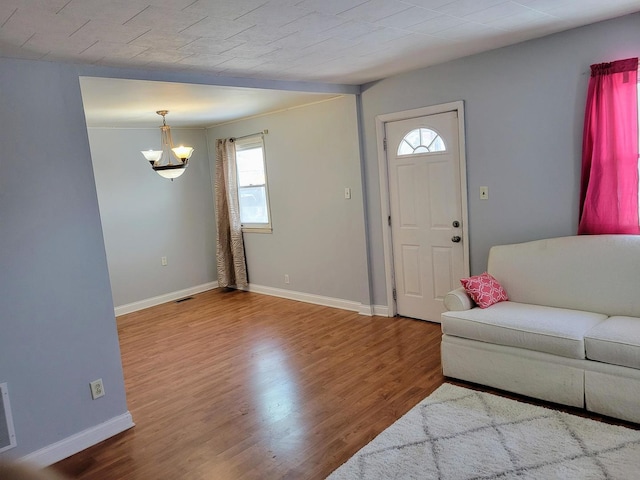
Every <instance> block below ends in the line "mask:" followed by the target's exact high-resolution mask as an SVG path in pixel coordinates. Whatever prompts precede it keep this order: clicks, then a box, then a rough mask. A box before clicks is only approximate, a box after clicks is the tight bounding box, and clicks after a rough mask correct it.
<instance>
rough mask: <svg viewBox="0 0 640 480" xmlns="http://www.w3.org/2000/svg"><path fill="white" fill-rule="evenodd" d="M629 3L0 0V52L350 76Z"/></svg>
mask: <svg viewBox="0 0 640 480" xmlns="http://www.w3.org/2000/svg"><path fill="white" fill-rule="evenodd" d="M637 11H640V1H639V0H517V1H505V0H1V2H0V56H4V57H17V58H27V59H41V60H51V61H65V62H78V63H83V64H92V65H100V66H110V67H136V68H138V67H142V68H145V69H148V70H162V71H164V72H171V71H176V72H180V73H182V74H184V73H185V72H187V73H188V72H194V73H205V74H208V75H211V74H213V75H216V76H223V77H242V78H251V79H263V80H285V81H303V82H323V83H336V84H344V85H360V84H363V83H366V82H370V81H375V80H378V79H381V78H385V77H388V76H391V75H394V74H397V73H401V72H404V71H409V70H414V69H417V68H420V67H425V66H428V65H433V64H436V63H441V62H444V61H447V60H451V59H454V58H460V57H463V56H466V55H470V54H473V53H478V52H480V51H485V50H490V49H493V48H497V47H501V46H506V45H509V44H513V43H518V42H521V41H524V40H528V39H531V38H536V37H541V36H544V35H547V34H550V33H554V32H559V31H562V30H567V29H569V28H573V27H577V26H581V25H586V24H589V23H593V22H597V21H600V20H605V19H609V18H613V17H617V16H621V15H624V14H628V13H633V12H637ZM131 85H133V84H131ZM134 88H136V87H134ZM121 93H122V91H121ZM229 93H230V94H236V93H241V94H246V91H244V90H243V91H242V92H237V91H235V89H234V91H233V92H229ZM125 96H126V95H125ZM187 97H188V98H189V97H190V96H189V95H187ZM285 97H286V101H289V100H291V98H290V97H289V96H288V95H285ZM112 100H113V101H118V97H116V98H112ZM113 101H112V102H111V104H112V105H113ZM303 101H306V100H304V99H303ZM104 103H108V102H106V101H105V102H104ZM160 108H168V109H171V108H173V107H172V106H171V105H169V106H166V107H165V106H160V105H156V106H154V107H153V108H152V110H153V111H154V112H155V110H158V109H160ZM256 113H261V112H259V111H254V112H253V113H252V114H256ZM152 115H155V114H154V113H152Z"/></svg>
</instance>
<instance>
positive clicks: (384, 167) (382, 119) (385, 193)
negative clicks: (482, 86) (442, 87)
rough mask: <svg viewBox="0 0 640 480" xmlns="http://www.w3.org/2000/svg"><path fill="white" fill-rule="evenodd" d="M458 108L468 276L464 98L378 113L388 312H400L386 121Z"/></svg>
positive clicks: (378, 144) (377, 131) (463, 228)
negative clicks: (391, 218)
mask: <svg viewBox="0 0 640 480" xmlns="http://www.w3.org/2000/svg"><path fill="white" fill-rule="evenodd" d="M445 112H457V113H458V144H459V149H458V150H459V152H460V155H459V157H460V201H461V205H462V218H461V219H460V221H461V223H462V251H463V258H464V260H463V261H464V275H465V276H467V277H468V276H469V215H468V205H467V159H466V150H465V133H464V102H463V101H462V100H459V101H457V102H450V103H443V104H440V105H432V106H430V107H422V108H415V109H412V110H404V111H401V112H394V113H385V114H382V115H376V142H377V149H378V173H379V177H380V207H381V208H380V211H381V215H382V232H383V235H382V242H383V246H384V269H385V280H386V285H387V305H388V307H389V308H388V315H389V316H390V317H395V315H396V313H397V306H396V302H395V300H394V299H393V288H394V285H395V278H394V266H393V250H392V243H391V241H392V240H391V225H389V221H388V219H389V216H390V215H391V204H390V200H389V165H388V163H387V152H386V151H385V148H384V141H385V124H386V123H387V122H395V121H398V120H408V119H410V118H416V117H425V116H427V115H435V114H437V113H445Z"/></svg>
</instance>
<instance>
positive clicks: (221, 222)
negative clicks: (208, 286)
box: [214, 138, 249, 288]
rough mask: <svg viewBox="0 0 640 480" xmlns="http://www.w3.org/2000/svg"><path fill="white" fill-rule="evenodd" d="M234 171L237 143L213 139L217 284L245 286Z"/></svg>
mask: <svg viewBox="0 0 640 480" xmlns="http://www.w3.org/2000/svg"><path fill="white" fill-rule="evenodd" d="M236 177H237V172H236V146H235V143H234V142H233V139H232V138H225V139H224V140H221V139H218V140H217V141H216V180H215V187H214V188H215V195H216V223H217V225H216V226H217V229H218V233H217V245H216V258H217V260H218V285H219V286H220V287H231V286H235V287H237V288H243V287H246V286H247V285H248V284H249V282H248V280H247V265H246V261H245V256H244V243H243V240H242V224H241V223H240V207H239V206H238V182H237V179H236Z"/></svg>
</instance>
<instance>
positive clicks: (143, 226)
mask: <svg viewBox="0 0 640 480" xmlns="http://www.w3.org/2000/svg"><path fill="white" fill-rule="evenodd" d="M158 119H159V120H161V119H160V117H158ZM168 123H169V124H171V119H170V118H169V119H168ZM159 124H160V123H159ZM171 131H172V136H173V139H174V142H175V143H176V144H185V145H189V146H192V147H194V149H195V150H194V152H193V155H192V157H191V159H190V160H189V166H188V167H187V170H186V172H185V173H184V174H183V175H182V176H181V177H180V178H178V179H176V180H174V181H173V182H172V181H170V180H167V179H166V178H162V177H160V176H159V175H158V174H157V173H155V172H154V171H153V170H152V169H151V167H150V166H149V163H148V162H147V161H146V160H145V159H144V157H143V156H142V154H141V153H140V150H148V149H149V148H155V149H158V148H159V147H160V129H159V128H154V129H140V128H138V129H121V128H90V129H89V144H90V146H91V158H92V160H93V169H94V173H95V180H96V188H97V191H98V203H99V205H100V216H101V219H102V228H103V231H104V242H105V247H106V251H107V261H108V265H109V274H110V278H111V289H112V291H113V301H114V304H115V305H116V307H119V306H123V305H127V304H130V303H133V302H138V301H141V300H146V299H149V298H152V297H156V296H159V295H164V294H167V293H171V292H176V291H179V290H183V289H187V288H191V287H194V286H197V285H202V284H205V283H208V282H214V281H216V280H217V278H216V268H215V263H216V261H215V248H216V247H215V239H216V236H215V235H216V234H215V221H214V212H213V193H212V187H211V181H210V174H209V155H208V152H207V140H206V135H205V130H204V129H177V128H172V129H171ZM163 256H164V257H167V262H168V265H167V266H162V265H161V261H160V259H161V257H163Z"/></svg>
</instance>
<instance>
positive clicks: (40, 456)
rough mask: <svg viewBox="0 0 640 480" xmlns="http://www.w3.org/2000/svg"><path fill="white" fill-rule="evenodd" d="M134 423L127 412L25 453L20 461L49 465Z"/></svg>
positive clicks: (42, 465) (38, 465)
mask: <svg viewBox="0 0 640 480" xmlns="http://www.w3.org/2000/svg"><path fill="white" fill-rule="evenodd" d="M134 425H135V423H133V419H132V418H131V414H130V413H129V412H127V413H124V414H122V415H119V416H117V417H114V418H112V419H111V420H107V421H106V422H104V423H101V424H99V425H96V426H94V427H91V428H88V429H86V430H83V431H82V432H79V433H76V434H75V435H71V436H70V437H67V438H65V439H64V440H60V441H59V442H56V443H52V444H51V445H48V446H46V447H44V448H41V449H40V450H36V451H35V452H32V453H30V454H28V455H25V456H24V457H22V458H21V459H20V461H21V462H26V463H29V464H31V465H35V466H37V467H48V466H49V465H52V464H54V463H56V462H59V461H60V460H63V459H65V458H67V457H70V456H71V455H75V454H76V453H78V452H81V451H82V450H84V449H86V448H89V447H92V446H93V445H96V444H97V443H100V442H102V441H104V440H106V439H107V438H111V437H113V436H114V435H117V434H118V433H121V432H124V431H125V430H128V429H130V428H131V427H133V426H134Z"/></svg>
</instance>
